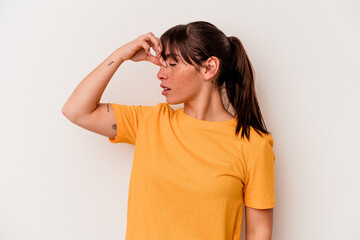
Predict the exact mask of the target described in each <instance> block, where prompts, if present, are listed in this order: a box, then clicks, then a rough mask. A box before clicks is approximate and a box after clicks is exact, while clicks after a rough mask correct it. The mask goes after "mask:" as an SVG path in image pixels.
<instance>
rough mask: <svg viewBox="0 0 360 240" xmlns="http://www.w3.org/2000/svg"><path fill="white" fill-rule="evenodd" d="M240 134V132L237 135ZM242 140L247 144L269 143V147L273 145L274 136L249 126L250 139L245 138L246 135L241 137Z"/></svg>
mask: <svg viewBox="0 0 360 240" xmlns="http://www.w3.org/2000/svg"><path fill="white" fill-rule="evenodd" d="M240 135H241V132H240V134H239V136H240ZM243 142H244V143H245V144H246V145H249V146H254V147H256V146H259V145H262V144H269V145H270V146H271V147H272V146H273V145H274V138H273V136H272V135H271V134H270V133H263V132H261V131H260V130H257V129H255V128H253V127H252V126H250V139H247V138H246V136H244V138H243Z"/></svg>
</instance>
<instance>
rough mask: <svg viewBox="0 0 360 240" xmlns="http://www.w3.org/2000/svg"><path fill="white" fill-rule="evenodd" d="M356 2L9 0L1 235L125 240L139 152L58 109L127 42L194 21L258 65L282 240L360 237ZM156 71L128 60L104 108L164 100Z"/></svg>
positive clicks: (3, 25) (0, 7)
mask: <svg viewBox="0 0 360 240" xmlns="http://www.w3.org/2000/svg"><path fill="white" fill-rule="evenodd" d="M359 10H360V3H359V2H358V1H356V0H337V1H334V0H321V1H320V0H301V1H300V0H299V1H293V0H282V1H279V0H272V1H265V0H264V1H260V0H252V1H239V0H234V1H193V0H192V1H187V0H183V1H173V2H172V1H164V0H161V1H136V0H134V1H100V0H98V1H89V0H86V1H85V0H82V1H73V0H63V1H49V0H47V1H45V0H41V1H40V0H38V1H25V0H18V1H4V0H1V1H0V100H1V101H0V102H1V105H2V106H1V118H0V121H1V122H0V128H1V129H0V133H1V143H0V148H1V149H0V150H1V151H0V159H1V161H0V239H2V240H19V239H24V240H25V239H26V240H29V239H34V240H35V239H36V240H45V239H46V240H47V239H52V240H59V239H66V240H68V239H76V240H79V239H87V240H92V239H94V240H95V239H107V240H115V239H124V237H125V229H126V208H127V194H128V184H129V177H130V171H131V165H132V157H133V150H134V146H133V145H129V144H111V143H110V142H109V140H108V139H107V137H104V136H102V135H98V134H95V133H92V132H90V131H87V130H85V129H83V128H80V127H78V126H76V125H74V124H72V123H71V122H70V121H69V120H68V119H66V118H65V117H64V116H63V115H62V111H61V110H62V106H63V105H64V104H65V102H66V100H67V99H68V97H69V96H70V95H71V93H72V91H73V90H74V89H75V87H76V86H77V84H78V83H79V82H80V81H81V80H82V79H83V78H84V77H86V75H87V74H88V73H90V72H91V71H92V70H93V69H94V68H95V67H96V66H98V64H100V63H101V62H102V61H103V60H104V59H105V58H106V57H108V56H109V55H110V54H111V53H112V52H113V51H114V50H115V49H117V48H118V47H120V46H121V45H123V44H125V43H127V42H128V41H131V40H133V39H134V38H136V37H137V36H139V35H140V34H144V33H147V32H150V31H151V32H153V33H154V34H155V35H156V36H158V37H160V35H161V34H162V33H163V32H164V31H165V30H167V29H168V28H170V27H172V26H175V25H177V24H183V23H188V22H191V21H196V20H205V21H209V22H211V23H213V24H215V25H216V26H217V27H219V28H220V29H221V30H223V31H224V33H225V34H227V35H228V36H230V35H236V36H238V37H239V38H240V39H241V41H242V43H243V44H244V47H245V49H246V51H247V53H248V55H249V58H250V60H251V61H252V64H253V66H254V69H255V74H256V75H255V77H256V79H255V81H256V84H255V85H256V91H257V96H258V100H259V102H260V107H261V110H262V113H263V116H264V119H265V122H266V125H267V127H268V129H269V130H270V132H271V133H272V135H273V137H274V151H275V154H276V161H275V167H276V169H275V171H276V204H277V205H276V207H275V209H274V226H273V239H276V240H289V239H291V240H304V239H306V240H308V239H310V240H311V239H326V240H330V239H331V240H335V239H358V227H359V219H358V216H359V214H360V211H359V210H360V207H359V203H360V187H359V186H360V184H359V182H360V174H359V167H360V163H359V161H360V154H359V144H360V141H359V134H360V131H359V130H360V127H359V116H360V113H359V109H360V108H359V104H360V101H359V100H360V97H359V88H360V83H359V81H360V74H359V72H358V70H359V66H360V57H359V54H360V47H359V43H360V18H359V16H360V14H359V12H360V11H359ZM157 71H158V67H157V66H156V65H153V64H151V63H148V62H141V63H134V62H125V63H124V64H123V65H122V66H120V68H119V69H118V71H117V72H116V73H115V75H114V76H113V78H112V80H111V81H110V83H109V85H108V87H107V89H106V90H105V92H104V94H103V97H102V99H101V102H102V103H107V102H116V103H121V104H129V105H130V104H131V105H137V104H143V105H155V104H156V103H158V102H166V100H165V97H164V96H163V95H161V91H162V89H161V88H160V86H159V85H160V81H159V80H158V79H157V78H156V74H157ZM173 107H174V109H176V108H178V107H181V106H179V105H174V106H173ZM243 220H245V219H243ZM243 225H244V221H243ZM243 227H244V226H243ZM243 235H244V228H243ZM243 239H244V238H243Z"/></svg>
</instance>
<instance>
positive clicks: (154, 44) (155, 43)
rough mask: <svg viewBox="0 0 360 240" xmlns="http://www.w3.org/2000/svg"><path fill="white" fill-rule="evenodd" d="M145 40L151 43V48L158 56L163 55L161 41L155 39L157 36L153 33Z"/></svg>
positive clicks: (146, 36)
mask: <svg viewBox="0 0 360 240" xmlns="http://www.w3.org/2000/svg"><path fill="white" fill-rule="evenodd" d="M145 39H146V40H147V41H150V42H151V44H150V45H151V46H152V48H153V49H154V51H155V52H156V56H157V57H159V55H160V54H161V51H162V46H161V42H160V39H159V38H157V37H155V35H154V34H153V33H152V32H149V33H147V34H146V35H145Z"/></svg>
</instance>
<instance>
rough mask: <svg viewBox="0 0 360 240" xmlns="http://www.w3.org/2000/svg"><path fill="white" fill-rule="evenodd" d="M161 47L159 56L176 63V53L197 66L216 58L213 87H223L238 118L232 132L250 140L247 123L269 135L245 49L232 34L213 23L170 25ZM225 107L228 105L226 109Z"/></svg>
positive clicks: (164, 34) (197, 67)
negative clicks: (162, 49) (166, 51)
mask: <svg viewBox="0 0 360 240" xmlns="http://www.w3.org/2000/svg"><path fill="white" fill-rule="evenodd" d="M160 40H161V43H162V45H163V47H164V50H165V49H167V50H168V53H169V54H168V55H167V56H165V51H163V52H162V57H163V58H164V59H165V60H166V58H168V57H169V58H171V59H173V60H174V61H176V62H178V60H179V58H178V57H177V55H176V53H177V52H179V54H180V55H181V58H182V59H184V60H185V61H186V62H187V63H189V64H191V65H193V66H195V68H196V69H199V66H200V65H201V64H202V63H203V62H204V61H206V60H207V59H208V58H209V57H211V56H215V57H217V58H218V59H219V62H220V64H219V70H218V73H217V76H218V77H217V79H215V83H214V84H215V86H216V87H217V88H219V92H220V96H222V93H221V89H222V88H225V90H226V95H227V98H228V101H229V103H230V104H231V106H232V107H233V109H234V112H235V117H236V119H237V126H236V130H235V135H237V136H238V135H239V132H240V129H241V128H242V132H241V137H244V135H245V136H246V137H247V138H248V140H250V126H252V127H253V128H254V129H255V131H256V132H258V133H259V134H260V135H261V132H263V133H265V134H268V133H269V132H268V131H267V129H266V126H265V122H264V120H263V117H262V115H261V112H260V107H259V104H258V101H257V99H256V94H255V87H254V72H253V67H252V65H251V62H250V60H249V58H248V56H247V54H246V51H245V49H244V47H243V45H242V43H241V42H240V40H239V39H238V38H237V37H235V36H231V37H227V36H226V35H225V34H224V33H223V32H222V31H221V30H219V29H218V28H217V27H215V26H214V25H213V24H211V23H209V22H204V21H196V22H191V23H188V24H186V25H184V24H181V25H177V26H175V27H172V28H170V29H169V30H167V31H166V32H165V33H163V34H162V36H161V37H160ZM226 109H228V107H227V108H226Z"/></svg>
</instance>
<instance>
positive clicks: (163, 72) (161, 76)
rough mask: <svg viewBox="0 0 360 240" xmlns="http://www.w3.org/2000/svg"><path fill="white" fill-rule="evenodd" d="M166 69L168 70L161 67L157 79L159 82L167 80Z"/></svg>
mask: <svg viewBox="0 0 360 240" xmlns="http://www.w3.org/2000/svg"><path fill="white" fill-rule="evenodd" d="M165 69H166V67H164V66H161V67H160V70H159V72H158V74H157V78H158V79H159V80H165V79H166V70H165Z"/></svg>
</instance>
